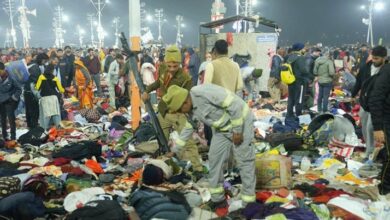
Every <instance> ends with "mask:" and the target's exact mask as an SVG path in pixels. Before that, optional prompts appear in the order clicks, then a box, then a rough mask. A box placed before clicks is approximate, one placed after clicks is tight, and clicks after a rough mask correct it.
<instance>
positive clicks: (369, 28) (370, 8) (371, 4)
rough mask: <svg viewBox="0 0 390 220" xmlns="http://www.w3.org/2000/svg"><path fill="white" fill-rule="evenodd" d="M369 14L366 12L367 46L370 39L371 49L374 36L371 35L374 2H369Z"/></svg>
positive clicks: (372, 0) (371, 0)
mask: <svg viewBox="0 0 390 220" xmlns="http://www.w3.org/2000/svg"><path fill="white" fill-rule="evenodd" d="M368 10H369V12H368V20H369V21H368V30H367V44H368V43H369V42H370V38H371V47H374V40H373V38H374V36H373V33H372V13H373V10H374V0H370V7H369V9H368Z"/></svg>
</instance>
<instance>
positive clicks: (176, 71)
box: [142, 46, 203, 175]
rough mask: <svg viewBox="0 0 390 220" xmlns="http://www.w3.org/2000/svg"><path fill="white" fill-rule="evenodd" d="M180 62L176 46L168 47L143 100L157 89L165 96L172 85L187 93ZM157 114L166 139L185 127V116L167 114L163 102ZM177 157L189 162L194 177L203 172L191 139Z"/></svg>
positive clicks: (189, 84)
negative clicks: (194, 174) (156, 76)
mask: <svg viewBox="0 0 390 220" xmlns="http://www.w3.org/2000/svg"><path fill="white" fill-rule="evenodd" d="M181 60H182V59H181V53H180V50H179V48H178V47H177V46H170V47H168V48H167V49H166V53H165V59H164V61H165V63H163V64H162V65H161V66H160V68H159V73H158V76H159V77H158V80H156V81H155V82H154V83H153V84H151V85H149V86H148V87H147V88H146V91H145V93H144V94H142V99H143V100H148V99H149V98H150V97H149V93H150V92H151V91H154V90H157V89H160V94H161V95H165V94H166V93H167V90H168V88H169V87H171V86H174V85H175V86H178V87H180V88H183V89H185V90H187V91H189V90H190V89H191V88H192V79H191V76H190V75H189V74H188V73H185V72H184V71H183V69H182V68H180V63H181ZM158 112H159V115H158V119H159V121H160V124H161V128H162V129H163V131H164V135H165V137H166V138H167V139H168V138H169V134H170V131H171V130H174V131H177V132H179V133H180V132H181V130H182V129H183V128H184V126H185V125H186V122H187V118H186V116H185V115H184V114H180V113H173V114H171V113H169V112H168V108H167V105H166V103H165V102H164V101H163V100H160V102H159V103H158ZM178 156H179V158H180V159H182V160H189V161H191V163H192V166H193V169H194V171H195V172H196V175H200V173H201V172H202V171H203V168H202V164H201V163H200V156H199V152H198V148H197V145H196V143H195V140H194V139H193V138H190V139H189V141H188V142H187V143H186V148H185V150H184V151H182V152H181V153H180V154H179V155H178Z"/></svg>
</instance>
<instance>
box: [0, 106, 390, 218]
mask: <svg viewBox="0 0 390 220" xmlns="http://www.w3.org/2000/svg"><path fill="white" fill-rule="evenodd" d="M340 103H342V101H340V100H339V101H337V100H336V101H334V103H333V105H334V106H335V108H336V109H337V112H335V114H322V115H317V114H315V113H313V112H310V114H306V115H303V116H300V117H299V118H285V117H284V113H283V111H284V110H285V106H286V105H285V103H283V102H280V103H277V104H272V103H269V102H266V101H263V102H262V103H251V106H252V111H253V113H254V115H255V116H256V117H255V118H256V120H255V121H254V128H255V134H256V135H255V138H254V139H253V144H254V146H255V147H256V151H257V157H256V168H257V169H256V176H257V184H256V185H257V193H256V202H255V203H250V204H248V205H247V206H246V207H243V206H242V203H241V200H240V199H239V198H240V196H239V195H240V187H241V178H240V176H239V174H238V173H239V172H238V170H237V169H236V168H235V167H234V163H233V166H231V164H230V165H229V166H227V168H226V172H225V176H224V177H225V182H224V190H225V194H226V198H227V202H228V204H229V206H228V208H221V209H218V208H217V209H215V210H212V209H210V207H209V206H208V202H209V201H210V198H211V194H210V191H209V188H208V181H207V167H208V161H207V155H203V156H202V160H203V167H204V173H205V175H204V178H201V179H199V178H198V177H197V176H194V175H193V170H192V168H191V163H190V162H188V161H179V160H177V159H176V158H170V157H165V156H161V155H158V154H156V152H158V149H159V145H158V141H157V140H156V134H155V132H154V129H153V126H152V125H151V124H150V123H149V122H148V118H149V117H148V116H147V114H145V113H144V114H143V123H142V124H141V125H140V127H139V128H138V129H137V130H135V131H133V130H132V129H131V128H130V127H129V124H130V122H131V115H130V113H129V112H131V111H129V110H128V109H125V108H120V109H119V110H118V111H114V110H113V109H109V108H108V105H106V104H105V103H99V104H97V106H98V107H96V108H94V109H89V110H76V108H77V103H76V102H75V101H72V100H65V107H66V109H67V110H68V118H69V121H62V122H61V128H57V129H54V128H53V129H51V130H49V131H48V132H45V131H44V130H43V129H42V128H37V129H32V130H27V129H24V128H25V127H26V126H25V122H24V118H23V115H21V116H19V118H18V127H19V128H18V132H17V136H18V143H14V144H9V143H4V142H0V215H1V216H4V217H7V218H13V219H35V218H45V219H57V218H65V219H84V218H85V219H92V218H94V219H129V218H130V219H153V218H158V219H217V218H235V219H278V220H279V219H321V220H322V219H324V220H325V219H332V218H333V217H336V218H342V219H387V218H389V216H390V212H389V210H390V202H389V201H390V200H389V199H390V198H388V197H386V196H383V195H379V192H378V189H377V185H378V183H379V182H380V181H379V180H378V179H377V176H378V175H379V172H380V169H381V167H380V164H378V163H375V161H374V160H367V159H366V158H367V157H366V155H365V154H364V150H365V148H364V142H363V141H362V140H361V135H360V134H359V127H358V126H357V124H358V123H356V121H358V119H359V118H358V116H357V114H356V113H354V112H356V111H358V108H354V107H352V106H350V107H349V106H348V105H347V106H346V105H340ZM341 107H345V109H344V110H343V108H341ZM346 112H350V114H345V113H346ZM339 113H342V114H339ZM195 136H196V137H197V140H198V141H199V143H203V144H204V143H207V141H205V140H204V134H203V133H202V132H198V134H196V135H195ZM205 151H206V152H207V147H206V150H205ZM265 158H266V159H265ZM264 161H266V163H264ZM264 164H266V165H264ZM26 207H28V208H26Z"/></svg>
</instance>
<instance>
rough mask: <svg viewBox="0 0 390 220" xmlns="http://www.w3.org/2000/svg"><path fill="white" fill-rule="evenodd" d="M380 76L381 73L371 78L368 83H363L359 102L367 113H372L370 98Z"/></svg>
mask: <svg viewBox="0 0 390 220" xmlns="http://www.w3.org/2000/svg"><path fill="white" fill-rule="evenodd" d="M378 76H379V73H377V74H375V75H373V76H371V77H370V78H368V79H367V80H366V81H364V82H363V85H362V90H361V92H360V99H359V102H360V106H361V107H362V108H363V109H364V110H365V111H366V112H369V111H370V109H369V107H368V102H369V97H370V94H371V92H372V90H373V89H374V86H375V82H376V79H377V78H378Z"/></svg>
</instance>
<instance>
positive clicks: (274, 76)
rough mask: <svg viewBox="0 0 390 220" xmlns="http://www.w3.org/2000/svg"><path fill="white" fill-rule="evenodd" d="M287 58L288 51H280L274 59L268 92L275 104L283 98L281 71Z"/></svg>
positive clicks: (281, 49)
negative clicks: (285, 57)
mask: <svg viewBox="0 0 390 220" xmlns="http://www.w3.org/2000/svg"><path fill="white" fill-rule="evenodd" d="M284 56H286V50H285V49H283V48H280V49H278V51H277V54H276V55H274V56H273V57H272V64H271V72H270V76H269V80H268V92H269V94H270V95H271V98H272V100H273V101H274V102H279V101H280V97H281V91H280V86H281V80H280V71H281V67H282V64H283V62H284V58H283V57H284Z"/></svg>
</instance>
